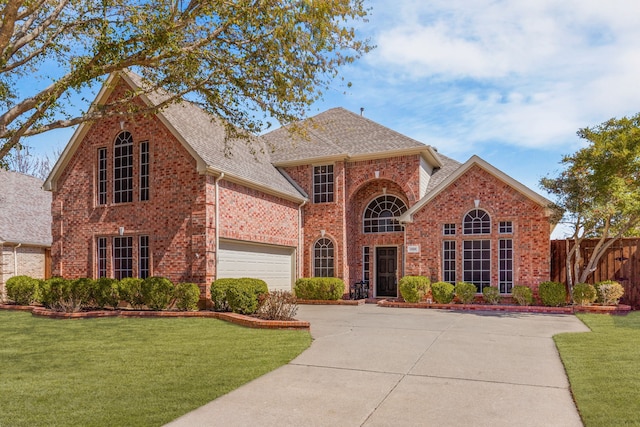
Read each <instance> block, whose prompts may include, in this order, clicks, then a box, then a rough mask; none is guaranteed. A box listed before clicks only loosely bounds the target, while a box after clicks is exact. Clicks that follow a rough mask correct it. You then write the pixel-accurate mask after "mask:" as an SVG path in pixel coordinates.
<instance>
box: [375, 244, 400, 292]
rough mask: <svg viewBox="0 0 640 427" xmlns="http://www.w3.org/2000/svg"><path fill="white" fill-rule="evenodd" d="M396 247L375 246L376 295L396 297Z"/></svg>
mask: <svg viewBox="0 0 640 427" xmlns="http://www.w3.org/2000/svg"><path fill="white" fill-rule="evenodd" d="M397 270H398V248H395V247H393V248H376V296H377V297H397V296H398V281H397V277H396V272H397Z"/></svg>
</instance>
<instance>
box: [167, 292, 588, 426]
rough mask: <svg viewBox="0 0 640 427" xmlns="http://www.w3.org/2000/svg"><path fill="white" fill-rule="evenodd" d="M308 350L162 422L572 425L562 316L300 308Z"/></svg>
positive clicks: (575, 323)
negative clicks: (559, 337)
mask: <svg viewBox="0 0 640 427" xmlns="http://www.w3.org/2000/svg"><path fill="white" fill-rule="evenodd" d="M297 317H298V318H299V319H301V320H308V321H310V322H311V334H312V335H313V338H314V341H313V344H312V345H311V347H310V348H309V349H308V350H306V351H305V352H303V353H302V354H301V355H300V356H298V357H297V358H296V359H294V360H293V361H292V362H291V363H289V364H288V365H285V366H283V367H281V368H279V369H277V370H275V371H273V372H270V373H269V374H267V375H264V376H262V377H260V378H258V379H256V380H254V381H252V382H251V383H248V384H245V385H244V386H242V387H240V388H238V389H237V390H234V391H233V392H231V393H229V394H227V395H225V396H222V397H220V398H218V399H216V400H214V401H213V402H210V403H209V404H207V405H205V406H203V407H201V408H198V409H196V410H195V411H193V412H190V413H188V414H186V415H184V416H183V417H181V418H179V419H177V420H175V421H173V422H172V423H170V424H169V425H170V426H174V427H176V426H189V427H191V426H249V425H253V426H493V427H495V426H563V427H568V426H581V425H582V423H581V421H580V417H579V415H578V413H577V410H576V407H575V405H574V403H573V400H572V398H571V393H570V391H569V383H568V381H567V378H566V375H565V372H564V368H563V366H562V363H561V362H560V357H559V355H558V352H557V350H556V348H555V345H554V343H553V340H552V338H551V337H552V336H553V335H555V334H558V333H561V332H585V331H588V328H587V327H586V326H584V325H583V324H582V322H580V321H579V320H578V319H577V318H576V317H574V316H570V315H548V314H520V313H500V314H496V313H480V312H475V313H470V312H455V311H439V310H423V309H402V308H382V307H378V306H375V305H362V306H357V307H356V306H300V309H299V311H298V316H297Z"/></svg>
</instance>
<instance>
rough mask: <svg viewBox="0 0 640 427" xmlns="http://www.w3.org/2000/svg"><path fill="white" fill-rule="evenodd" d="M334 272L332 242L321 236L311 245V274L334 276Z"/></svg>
mask: <svg viewBox="0 0 640 427" xmlns="http://www.w3.org/2000/svg"><path fill="white" fill-rule="evenodd" d="M334 274H335V273H334V248H333V242H332V241H331V239H327V238H326V237H323V238H321V239H318V240H317V241H316V243H315V244H314V245H313V276H314V277H334Z"/></svg>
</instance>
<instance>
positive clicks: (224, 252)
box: [217, 240, 295, 291]
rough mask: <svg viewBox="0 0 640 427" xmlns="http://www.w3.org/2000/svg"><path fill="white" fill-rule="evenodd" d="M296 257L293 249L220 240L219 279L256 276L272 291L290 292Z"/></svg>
mask: <svg viewBox="0 0 640 427" xmlns="http://www.w3.org/2000/svg"><path fill="white" fill-rule="evenodd" d="M294 254H295V249H294V248H290V247H283V246H270V245H259V244H252V243H245V242H238V241H230V240H220V257H219V259H218V274H217V277H218V278H219V279H221V278H226V277H232V278H237V277H254V278H257V279H262V280H264V281H265V282H267V286H269V290H272V291H273V290H277V289H282V290H287V291H290V290H291V289H292V287H293V277H294V275H293V272H294V271H295V261H294V260H295V256H294Z"/></svg>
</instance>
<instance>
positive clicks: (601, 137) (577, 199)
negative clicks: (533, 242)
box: [541, 114, 640, 285]
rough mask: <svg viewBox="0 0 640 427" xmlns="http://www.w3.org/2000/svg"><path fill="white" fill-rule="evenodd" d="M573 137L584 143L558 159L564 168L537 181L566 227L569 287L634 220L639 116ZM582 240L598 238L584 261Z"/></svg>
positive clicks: (639, 201) (639, 186)
mask: <svg viewBox="0 0 640 427" xmlns="http://www.w3.org/2000/svg"><path fill="white" fill-rule="evenodd" d="M578 136H579V137H580V138H582V139H583V140H585V141H586V142H587V145H586V146H585V147H584V148H581V149H580V150H578V151H577V152H575V153H574V154H572V155H569V156H565V157H564V158H563V159H562V162H561V163H562V164H563V165H564V170H563V171H562V172H560V173H559V175H558V176H557V177H555V178H549V177H547V178H543V179H542V180H541V185H542V186H543V187H544V188H545V189H546V190H548V191H549V192H550V193H552V194H553V195H555V196H556V199H557V206H558V207H559V208H560V209H562V210H564V212H565V214H564V220H565V221H566V222H567V223H569V224H571V227H572V234H573V235H572V237H571V240H572V242H573V244H572V246H571V248H570V251H569V254H568V257H567V265H566V267H567V273H568V277H569V283H570V285H572V284H573V283H584V282H586V281H587V278H588V277H589V275H590V274H591V273H593V272H594V271H595V270H596V268H597V266H598V261H599V260H600V258H601V257H602V256H603V255H604V254H605V252H606V251H607V249H609V248H610V247H611V245H613V244H614V243H615V242H616V241H617V240H618V239H619V238H621V237H624V236H626V235H630V234H634V233H635V232H636V231H637V227H638V225H639V224H640V114H637V115H635V116H633V117H631V118H627V117H623V118H621V119H611V120H608V121H606V122H604V123H602V124H600V125H598V126H595V127H593V128H584V129H580V130H579V131H578ZM586 238H597V239H599V240H598V243H597V245H596V246H595V248H594V250H593V252H592V253H591V254H590V255H589V256H588V258H586V259H585V258H584V256H583V253H582V251H581V244H582V242H583V240H584V239H586Z"/></svg>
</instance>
